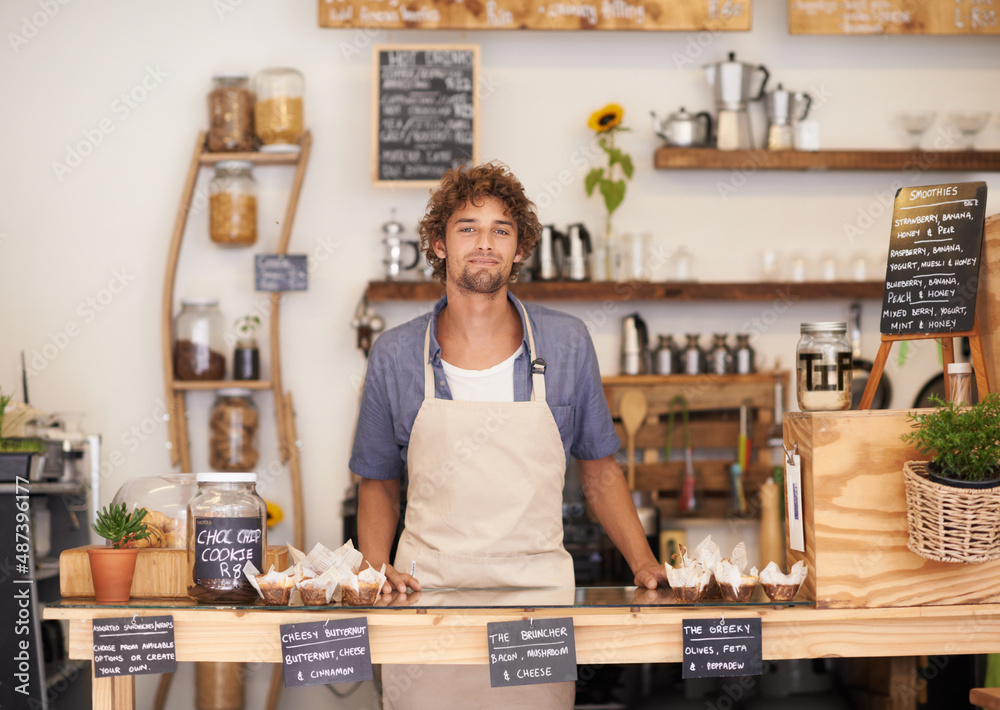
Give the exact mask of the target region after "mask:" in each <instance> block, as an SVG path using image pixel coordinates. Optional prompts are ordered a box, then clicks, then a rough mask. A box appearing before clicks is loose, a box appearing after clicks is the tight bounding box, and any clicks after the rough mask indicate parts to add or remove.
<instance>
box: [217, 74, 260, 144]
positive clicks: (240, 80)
mask: <svg viewBox="0 0 1000 710" xmlns="http://www.w3.org/2000/svg"><path fill="white" fill-rule="evenodd" d="M208 149H209V150H210V151H211V152H213V153H224V152H232V151H247V150H253V149H254V132H253V92H252V91H251V90H250V77H248V76H247V75H246V74H216V75H215V76H213V77H212V91H211V92H209V94H208Z"/></svg>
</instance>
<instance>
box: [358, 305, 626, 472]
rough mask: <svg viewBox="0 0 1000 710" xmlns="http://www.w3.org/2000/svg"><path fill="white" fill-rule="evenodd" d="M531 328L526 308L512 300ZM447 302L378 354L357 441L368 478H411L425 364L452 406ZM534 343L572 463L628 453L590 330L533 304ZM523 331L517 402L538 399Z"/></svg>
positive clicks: (380, 342)
mask: <svg viewBox="0 0 1000 710" xmlns="http://www.w3.org/2000/svg"><path fill="white" fill-rule="evenodd" d="M507 298H508V299H509V300H510V301H511V302H512V303H513V304H514V306H515V307H516V309H517V313H518V315H519V316H520V317H521V321H522V327H523V325H524V313H523V311H522V310H521V304H520V301H518V300H517V299H516V298H515V297H514V295H513V294H512V293H510V292H509V291H508V292H507ZM446 303H447V296H446V297H444V298H442V299H441V300H440V301H438V302H437V304H436V305H435V306H434V310H433V311H432V312H431V313H430V314H428V315H425V316H421V317H419V318H415V319H413V320H411V321H409V322H408V323H404V324H403V325H400V326H397V327H396V328H392V329H391V330H387V331H386V332H385V333H383V334H382V335H380V336H379V337H378V339H377V340H376V341H375V344H374V346H373V347H372V351H371V356H370V358H369V360H368V373H367V375H366V376H365V388H364V393H363V395H362V398H361V410H360V412H359V414H358V425H357V429H356V430H355V434H354V449H353V451H352V452H351V461H350V469H351V471H353V472H354V473H356V474H358V475H359V476H362V477H364V478H379V479H388V478H399V477H400V476H402V475H403V474H404V473H405V471H406V454H407V451H408V449H409V444H410V432H411V431H412V429H413V422H414V420H415V419H416V418H417V410H419V409H420V405H421V403H422V402H423V399H424V363H425V362H427V361H428V359H429V360H430V363H431V365H432V367H433V371H434V387H435V391H436V395H437V398H438V399H451V390H450V389H449V388H448V381H447V379H445V376H444V368H443V367H442V366H441V346H440V345H439V344H438V340H437V316H438V313H440V312H441V309H443V308H444V307H445V304H446ZM525 308H526V309H527V312H528V318H529V319H530V320H531V330H532V333H533V335H534V338H535V349H536V352H535V353H534V357H535V358H541V359H542V360H544V361H545V362H546V368H545V392H546V397H545V398H546V401H547V402H548V405H549V409H551V410H552V416H553V418H554V419H555V421H556V424H557V425H558V427H559V433H560V435H561V436H562V441H563V448H564V449H565V451H566V456H567V461H568V460H569V459H568V457H569V456H571V455H572V456H573V457H575V458H577V459H583V460H593V459H600V458H604V457H605V456H609V455H611V454H613V453H614V452H615V451H617V450H618V449H619V448H621V441H620V440H619V438H618V435H617V434H616V433H615V429H614V425H613V424H612V421H611V413H610V412H609V411H608V402H607V400H606V399H605V397H604V390H603V388H602V386H601V373H600V370H599V369H598V365H597V354H596V353H595V352H594V344H593V342H592V341H591V339H590V334H589V333H588V332H587V328H586V326H585V325H584V324H583V321H581V320H580V319H579V318H576V317H575V316H571V315H568V314H566V313H561V312H559V311H554V310H552V309H550V308H545V307H543V306H538V305H535V304H530V303H527V304H525ZM428 320H431V322H432V325H431V338H430V348H429V349H428V351H427V352H426V353H424V352H423V349H424V347H423V345H424V334H425V333H426V331H427V321H428ZM523 330H524V343H523V346H524V347H523V350H522V351H521V354H520V355H519V356H518V357H517V359H516V360H515V361H514V401H516V402H524V401H527V400H528V399H530V398H531V371H530V370H531V368H530V362H529V359H528V331H527V328H523Z"/></svg>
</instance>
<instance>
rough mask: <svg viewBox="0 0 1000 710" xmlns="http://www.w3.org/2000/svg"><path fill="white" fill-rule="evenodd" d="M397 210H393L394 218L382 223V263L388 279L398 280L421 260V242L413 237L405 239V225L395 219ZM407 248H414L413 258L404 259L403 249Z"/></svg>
mask: <svg viewBox="0 0 1000 710" xmlns="http://www.w3.org/2000/svg"><path fill="white" fill-rule="evenodd" d="M395 216H396V211H395V210H393V219H390V220H389V221H388V222H386V223H385V224H383V225H382V233H383V234H385V237H383V238H382V246H383V253H384V256H383V259H382V265H383V266H384V267H385V279H386V281H398V280H399V279H400V277H401V276H402V274H403V272H404V271H409V270H410V269H415V268H416V266H417V264H418V263H419V262H420V242H418V241H414V240H412V239H403V237H402V234H403V225H402V224H400V223H399V222H397V221H396V220H395ZM407 248H412V249H413V260H412V261H407V262H405V263H404V261H403V251H404V250H405V249H407Z"/></svg>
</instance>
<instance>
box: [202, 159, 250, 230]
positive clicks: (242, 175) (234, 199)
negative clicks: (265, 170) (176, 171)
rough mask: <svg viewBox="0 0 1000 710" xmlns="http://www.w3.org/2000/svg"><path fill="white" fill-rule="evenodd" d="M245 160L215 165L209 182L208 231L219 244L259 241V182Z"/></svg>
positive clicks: (227, 161) (225, 161)
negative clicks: (213, 173)
mask: <svg viewBox="0 0 1000 710" xmlns="http://www.w3.org/2000/svg"><path fill="white" fill-rule="evenodd" d="M251 167H252V165H251V164H250V163H248V162H247V161H245V160H224V161H222V162H221V163H216V165H215V176H214V177H213V178H212V182H211V183H209V185H208V201H209V207H208V212H209V235H210V236H211V238H212V241H213V242H215V243H216V244H227V245H232V246H250V245H252V244H254V243H256V241H257V183H256V181H254V179H253V175H252V174H251V172H250V169H251Z"/></svg>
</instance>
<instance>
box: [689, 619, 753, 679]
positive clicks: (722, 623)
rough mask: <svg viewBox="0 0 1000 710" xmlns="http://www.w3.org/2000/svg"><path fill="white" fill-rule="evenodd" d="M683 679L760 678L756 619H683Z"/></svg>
mask: <svg viewBox="0 0 1000 710" xmlns="http://www.w3.org/2000/svg"><path fill="white" fill-rule="evenodd" d="M683 624H684V626H683V635H684V666H683V669H684V670H683V673H682V676H683V677H684V678H724V677H728V676H740V675H760V674H761V673H762V672H763V670H762V668H761V665H762V664H761V659H762V654H761V648H762V645H761V630H760V618H759V617H758V618H754V619H726V618H722V619H719V620H718V621H716V620H714V619H685V620H684V622H683Z"/></svg>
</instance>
